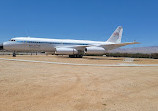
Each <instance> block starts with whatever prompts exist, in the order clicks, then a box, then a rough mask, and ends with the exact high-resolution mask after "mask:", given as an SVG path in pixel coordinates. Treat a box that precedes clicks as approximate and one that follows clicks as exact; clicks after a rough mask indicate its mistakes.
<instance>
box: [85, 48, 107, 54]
mask: <svg viewBox="0 0 158 111" xmlns="http://www.w3.org/2000/svg"><path fill="white" fill-rule="evenodd" d="M85 53H86V54H90V55H91V54H92V55H93V54H96V55H103V54H105V49H104V48H102V47H87V48H86V49H85Z"/></svg>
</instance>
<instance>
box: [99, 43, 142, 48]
mask: <svg viewBox="0 0 158 111" xmlns="http://www.w3.org/2000/svg"><path fill="white" fill-rule="evenodd" d="M132 44H140V43H139V42H127V43H119V44H107V45H100V47H103V48H104V49H106V50H112V49H116V48H119V47H122V46H126V45H132Z"/></svg>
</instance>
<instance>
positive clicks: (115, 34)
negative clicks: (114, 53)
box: [107, 26, 123, 43]
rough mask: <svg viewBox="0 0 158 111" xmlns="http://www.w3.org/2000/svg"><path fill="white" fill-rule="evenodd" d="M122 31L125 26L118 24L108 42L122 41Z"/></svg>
mask: <svg viewBox="0 0 158 111" xmlns="http://www.w3.org/2000/svg"><path fill="white" fill-rule="evenodd" d="M122 32H123V28H122V27H121V26H118V27H117V29H116V30H115V31H114V32H113V34H112V35H111V36H110V38H109V39H108V40H107V42H113V43H121V38H122Z"/></svg>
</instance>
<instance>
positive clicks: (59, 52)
mask: <svg viewBox="0 0 158 111" xmlns="http://www.w3.org/2000/svg"><path fill="white" fill-rule="evenodd" d="M55 54H56V55H74V54H78V51H77V50H76V49H73V48H56V51H55Z"/></svg>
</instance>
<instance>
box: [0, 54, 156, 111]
mask: <svg viewBox="0 0 158 111" xmlns="http://www.w3.org/2000/svg"><path fill="white" fill-rule="evenodd" d="M0 58H12V57H11V56H0ZM16 59H25V60H41V61H56V62H65V63H81V64H82V63H89V64H117V63H124V61H123V60H124V58H109V57H96V56H95V57H92V56H91V57H84V58H83V59H81V58H77V59H74V58H68V57H67V56H63V57H62V56H58V57H57V56H17V57H16ZM133 63H137V64H158V60H154V59H134V62H133ZM0 111H158V67H99V66H97V67H96V66H71V65H57V64H46V63H30V62H16V61H6V60H0Z"/></svg>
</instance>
